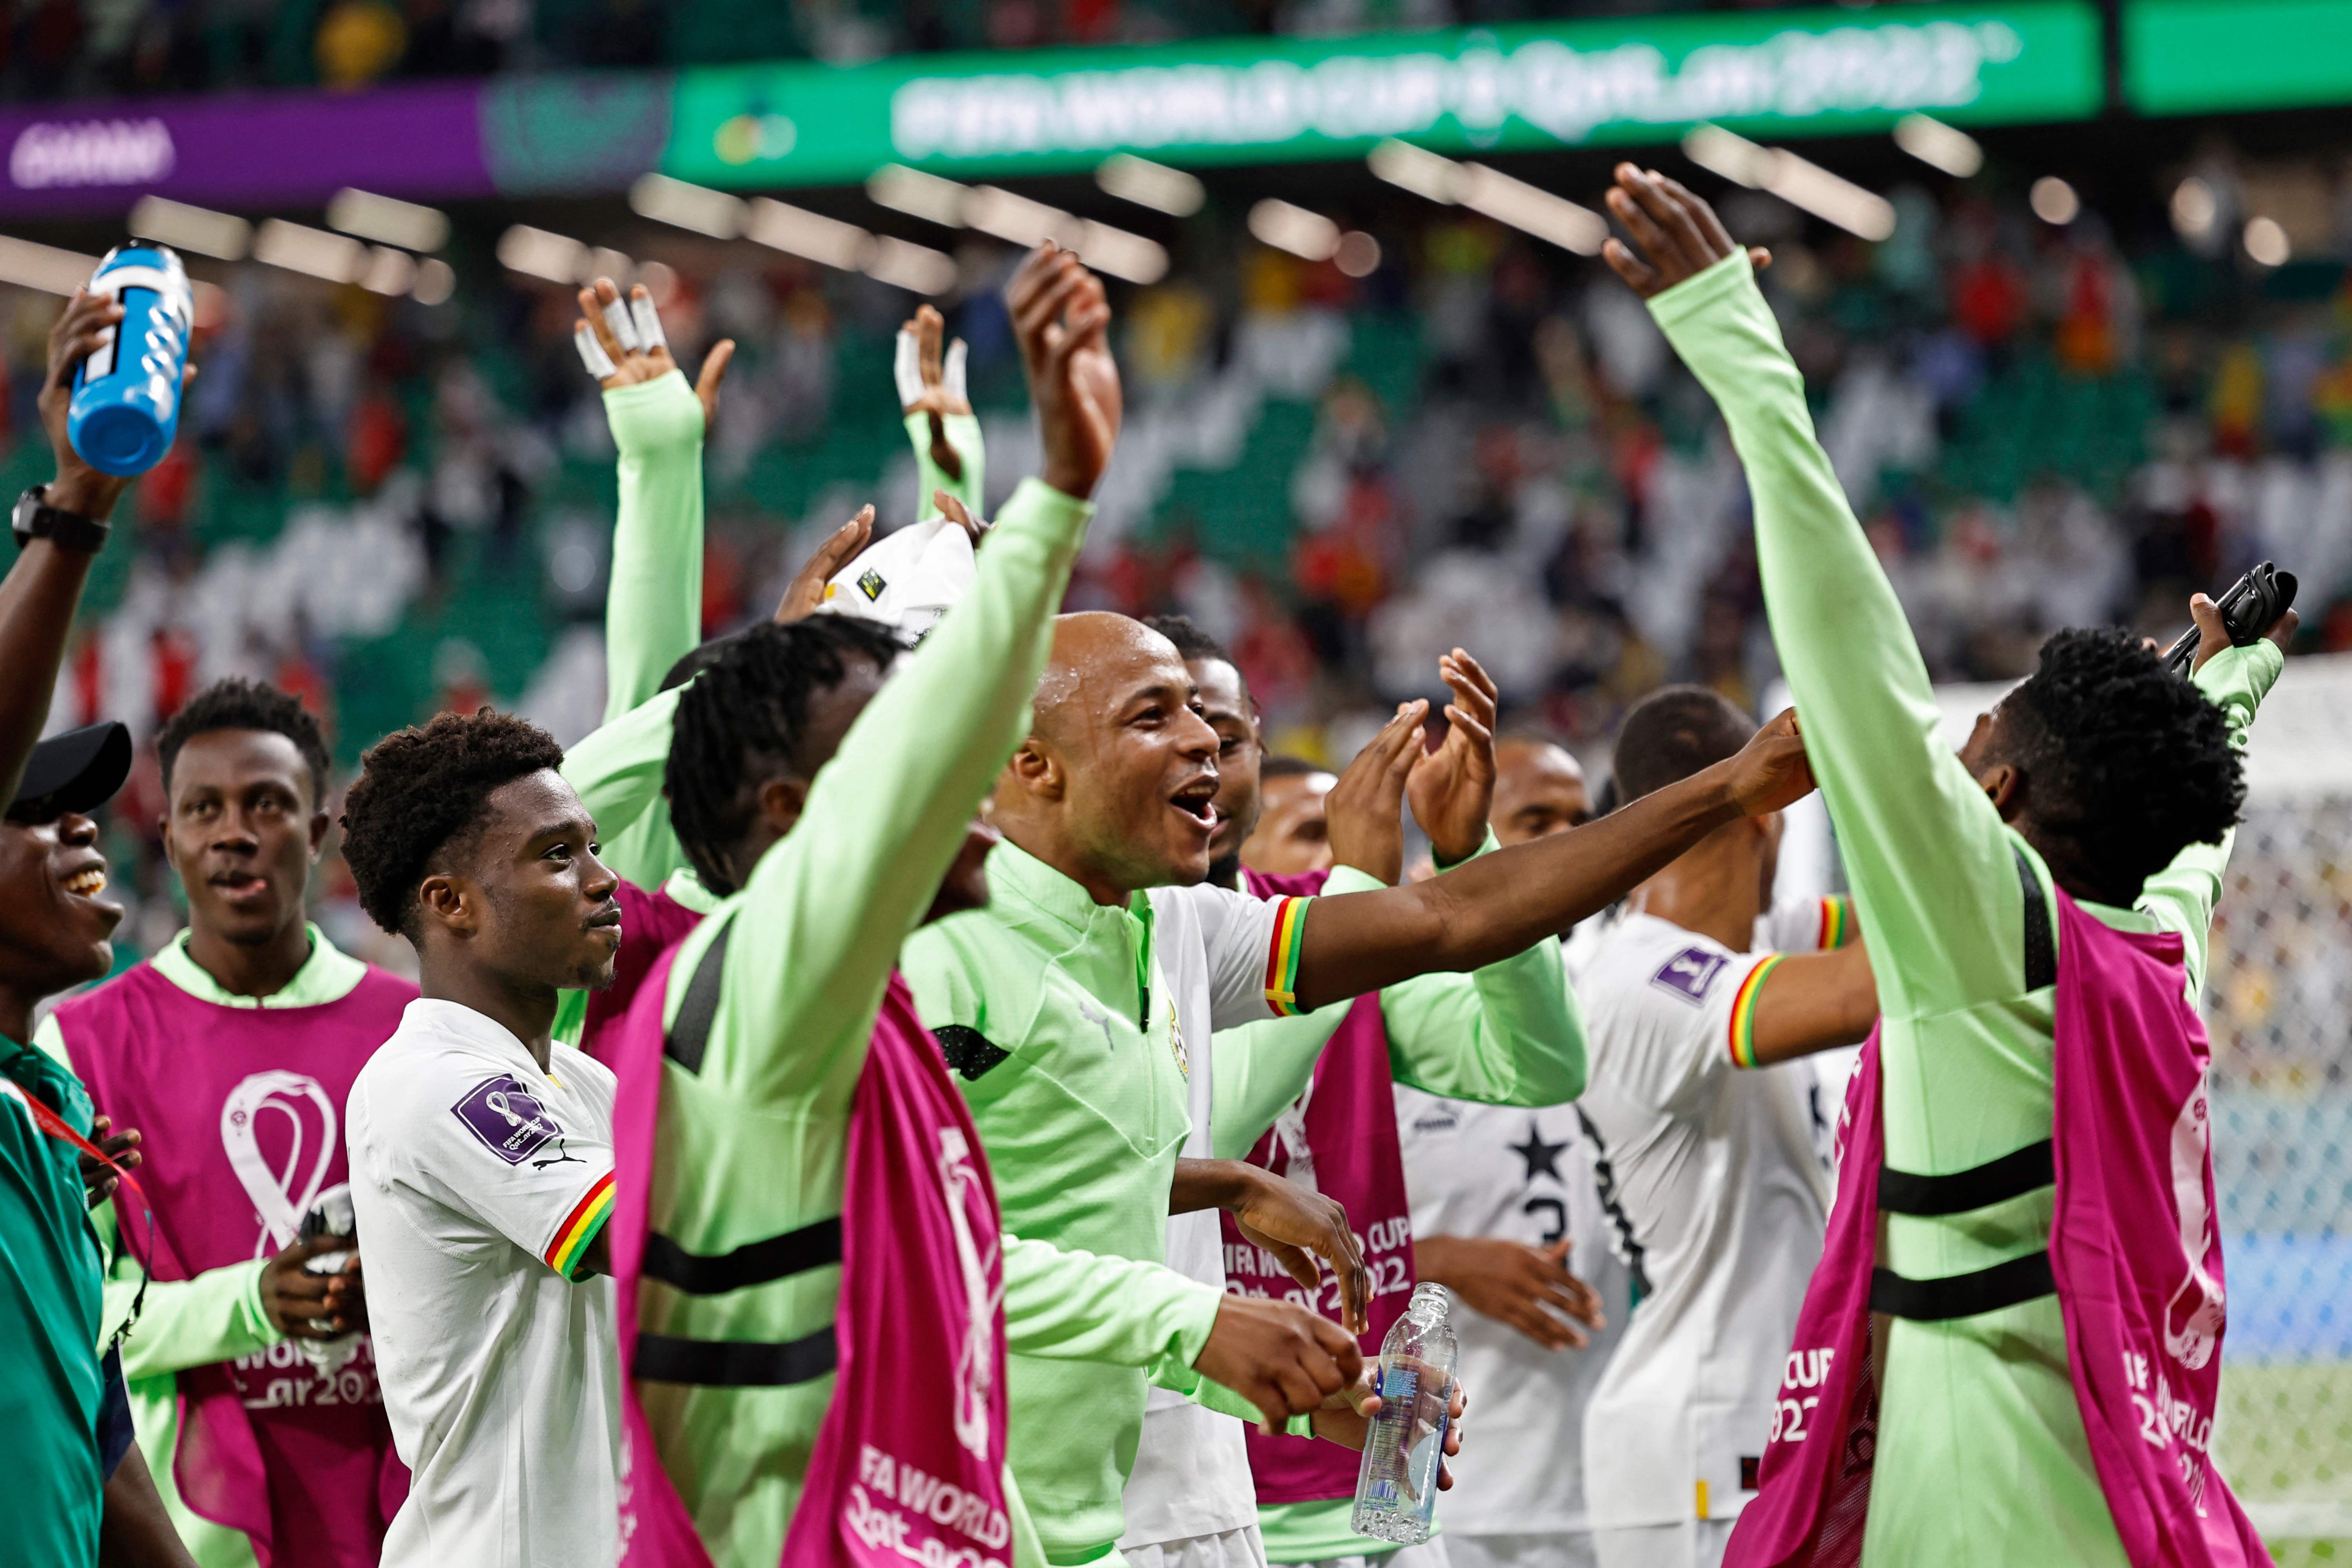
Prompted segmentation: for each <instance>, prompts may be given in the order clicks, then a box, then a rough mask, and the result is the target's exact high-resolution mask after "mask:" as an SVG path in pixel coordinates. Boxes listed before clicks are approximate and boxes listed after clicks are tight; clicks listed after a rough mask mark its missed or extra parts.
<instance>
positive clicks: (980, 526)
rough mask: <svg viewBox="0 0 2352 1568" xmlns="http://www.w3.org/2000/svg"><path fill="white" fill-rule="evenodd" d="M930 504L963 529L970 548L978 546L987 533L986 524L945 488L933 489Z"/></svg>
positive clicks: (941, 514) (942, 515)
mask: <svg viewBox="0 0 2352 1568" xmlns="http://www.w3.org/2000/svg"><path fill="white" fill-rule="evenodd" d="M931 504H932V505H933V506H935V507H937V508H939V509H940V516H941V517H944V518H946V519H947V520H948V521H950V522H952V523H954V524H955V525H956V526H957V527H958V528H961V529H962V530H963V531H964V537H965V538H967V539H969V540H971V542H972V548H974V549H978V548H979V547H980V541H981V537H982V535H983V534H985V533H987V531H988V524H986V523H984V522H982V521H980V519H978V518H976V517H974V516H972V515H971V508H970V507H967V506H965V505H964V504H963V502H961V501H960V500H956V498H955V497H953V496H951V495H950V494H948V492H947V491H945V490H933V491H932V492H931Z"/></svg>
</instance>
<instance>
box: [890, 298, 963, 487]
mask: <svg viewBox="0 0 2352 1568" xmlns="http://www.w3.org/2000/svg"><path fill="white" fill-rule="evenodd" d="M946 332H947V319H946V318H945V317H943V316H941V315H940V313H939V311H937V310H933V309H932V308H931V307H930V306H929V305H919V306H918V307H916V310H915V315H914V319H913V320H911V321H905V322H902V323H901V324H900V325H899V328H898V360H897V362H896V363H895V364H894V365H893V366H892V370H893V373H894V374H895V375H896V377H897V379H898V406H899V407H901V408H903V409H904V410H906V412H908V413H909V414H925V415H929V416H930V422H931V461H932V462H933V463H934V464H936V465H937V466H938V468H939V470H940V472H941V473H943V474H945V475H947V477H948V478H950V479H962V478H963V454H962V453H961V452H959V451H957V450H956V449H955V444H954V443H953V442H951V441H950V440H949V439H948V430H947V421H946V416H948V415H950V414H970V413H971V399H970V398H969V397H967V396H965V395H964V368H963V367H964V342H963V340H962V339H961V338H958V339H957V340H956V341H955V342H954V344H953V346H952V347H950V348H949V349H947V350H946V352H945V353H941V351H940V340H941V339H942V338H943V337H944V336H945V335H946Z"/></svg>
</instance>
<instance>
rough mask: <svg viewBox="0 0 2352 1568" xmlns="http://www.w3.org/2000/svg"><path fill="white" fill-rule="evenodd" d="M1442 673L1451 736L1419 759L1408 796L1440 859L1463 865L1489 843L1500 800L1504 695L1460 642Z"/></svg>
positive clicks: (1439, 663) (1441, 661) (1441, 667)
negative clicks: (1500, 704) (1498, 728)
mask: <svg viewBox="0 0 2352 1568" xmlns="http://www.w3.org/2000/svg"><path fill="white" fill-rule="evenodd" d="M1437 674H1438V679H1441V680H1443V681H1444V682H1445V684H1446V685H1447V686H1448V687H1449V688H1451V689H1452V690H1453V692H1454V700H1453V701H1451V702H1449V703H1447V704H1446V705H1445V722H1446V730H1445V739H1444V741H1442V742H1439V743H1438V747H1437V750H1435V751H1433V752H1426V753H1425V754H1423V755H1422V756H1418V757H1415V758H1414V759H1413V763H1412V773H1411V775H1410V776H1408V777H1407V778H1406V780H1405V785H1404V795H1405V799H1406V801H1407V802H1408V803H1410V804H1411V805H1412V819H1413V820H1414V821H1415V822H1418V823H1419V824H1421V830H1422V831H1423V833H1426V834H1427V835H1429V847H1430V848H1431V849H1432V850H1433V852H1434V853H1435V854H1436V857H1437V863H1438V864H1439V865H1441V866H1458V865H1460V864H1461V863H1462V862H1463V861H1465V860H1467V859H1468V858H1470V857H1471V856H1473V855H1475V854H1476V853H1478V847H1479V846H1480V845H1482V844H1484V843H1486V814H1487V813H1488V811H1489V810H1491V809H1492V808H1493V806H1494V804H1495V710H1496V703H1497V701H1498V700H1499V698H1500V695H1501V694H1500V692H1499V691H1498V690H1497V689H1496V686H1495V682H1494V679H1493V678H1492V677H1490V676H1489V675H1488V674H1487V673H1486V670H1485V669H1483V668H1480V667H1479V664H1478V661H1477V660H1476V659H1475V658H1471V657H1470V656H1469V655H1468V654H1466V653H1465V652H1463V651H1462V650H1461V649H1460V648H1458V647H1457V648H1455V649H1454V651H1453V652H1452V653H1449V654H1447V655H1446V656H1445V657H1444V658H1441V659H1439V660H1438V661H1437ZM1326 809H1327V810H1328V807H1327V808H1326Z"/></svg>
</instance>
